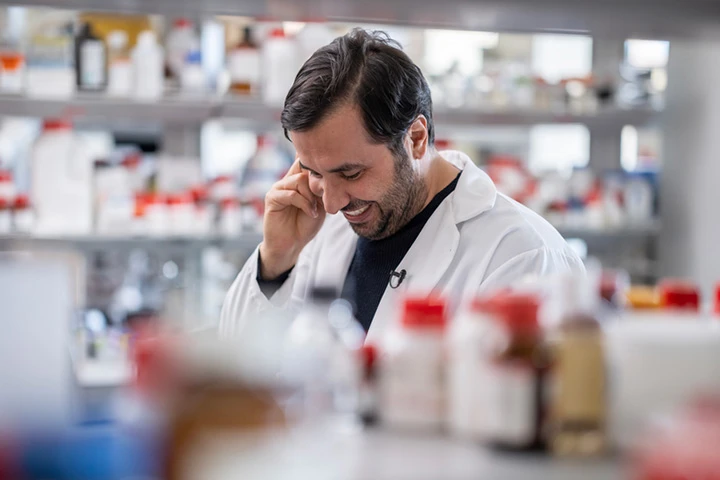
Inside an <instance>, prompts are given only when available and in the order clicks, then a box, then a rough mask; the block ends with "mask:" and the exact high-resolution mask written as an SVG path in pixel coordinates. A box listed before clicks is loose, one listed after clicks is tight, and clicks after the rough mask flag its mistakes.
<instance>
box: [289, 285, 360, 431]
mask: <svg viewBox="0 0 720 480" xmlns="http://www.w3.org/2000/svg"><path fill="white" fill-rule="evenodd" d="M352 321H353V318H352V310H351V309H350V306H349V304H348V303H347V302H346V301H344V300H338V295H337V291H336V290H335V289H333V288H323V287H315V288H313V289H312V291H311V292H310V298H309V301H308V302H306V304H305V306H304V307H303V309H302V310H301V311H300V313H299V314H298V316H297V318H296V319H295V321H294V322H293V323H292V325H291V326H290V329H289V330H288V332H287V336H286V339H285V352H286V353H285V355H286V356H285V367H284V369H283V371H284V376H285V378H287V379H288V380H289V381H290V383H292V384H296V385H298V386H300V388H301V390H302V392H303V393H302V396H301V397H300V398H298V399H297V400H298V403H297V404H296V405H294V406H293V407H294V408H296V409H297V411H298V412H299V413H300V412H302V413H303V414H304V415H305V416H307V417H309V418H316V419H320V420H321V419H323V418H325V419H330V418H332V417H336V414H340V415H341V417H344V419H346V420H349V421H350V422H354V421H355V420H356V414H357V403H358V402H357V397H358V389H359V383H360V379H361V371H360V364H359V358H358V353H357V349H359V348H360V346H361V345H362V339H361V340H360V344H359V345H356V346H355V347H354V348H353V346H352V345H349V344H347V343H346V342H344V341H343V339H342V337H341V336H340V335H338V333H339V332H338V330H337V328H336V327H337V324H338V322H340V323H345V322H350V324H352ZM360 328H361V329H362V327H360ZM321 421H322V420H321Z"/></svg>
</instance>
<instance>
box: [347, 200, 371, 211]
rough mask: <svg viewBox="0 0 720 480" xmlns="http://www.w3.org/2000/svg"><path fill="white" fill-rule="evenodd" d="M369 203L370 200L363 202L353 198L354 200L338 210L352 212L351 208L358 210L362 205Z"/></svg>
mask: <svg viewBox="0 0 720 480" xmlns="http://www.w3.org/2000/svg"><path fill="white" fill-rule="evenodd" d="M371 203H372V202H363V201H359V200H355V201H352V202H350V203H348V204H347V205H345V206H344V207H343V208H341V209H340V210H341V211H343V212H352V211H353V210H360V209H361V208H363V207H364V206H366V205H370V204H371Z"/></svg>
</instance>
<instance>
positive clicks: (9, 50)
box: [0, 44, 25, 93]
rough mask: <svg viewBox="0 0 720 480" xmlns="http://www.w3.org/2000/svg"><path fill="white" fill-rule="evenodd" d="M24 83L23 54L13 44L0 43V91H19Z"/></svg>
mask: <svg viewBox="0 0 720 480" xmlns="http://www.w3.org/2000/svg"><path fill="white" fill-rule="evenodd" d="M24 83H25V56H24V55H23V54H22V52H21V51H20V50H19V48H17V47H16V46H15V45H10V44H3V45H0V92H2V93H21V92H22V91H23V88H24Z"/></svg>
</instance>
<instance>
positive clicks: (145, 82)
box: [132, 30, 164, 101]
mask: <svg viewBox="0 0 720 480" xmlns="http://www.w3.org/2000/svg"><path fill="white" fill-rule="evenodd" d="M163 57H164V52H163V49H162V47H161V46H160V45H158V43H157V37H156V36H155V32H152V31H150V30H146V31H144V32H142V33H140V35H138V39H137V45H136V46H135V49H134V50H133V53H132V61H133V78H134V82H133V93H134V96H135V98H136V99H138V100H146V101H151V100H158V99H160V98H161V97H162V95H163V91H164V80H163V79H164V76H163Z"/></svg>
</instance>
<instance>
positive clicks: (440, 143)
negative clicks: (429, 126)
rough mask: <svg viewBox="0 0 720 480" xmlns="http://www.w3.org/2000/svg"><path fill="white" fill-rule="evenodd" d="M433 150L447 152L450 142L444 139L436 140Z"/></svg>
mask: <svg viewBox="0 0 720 480" xmlns="http://www.w3.org/2000/svg"><path fill="white" fill-rule="evenodd" d="M435 148H436V149H437V150H447V149H448V148H450V140H446V139H444V138H443V139H436V140H435Z"/></svg>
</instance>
